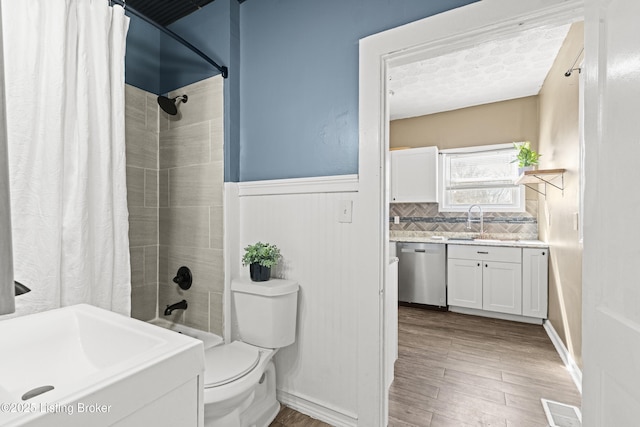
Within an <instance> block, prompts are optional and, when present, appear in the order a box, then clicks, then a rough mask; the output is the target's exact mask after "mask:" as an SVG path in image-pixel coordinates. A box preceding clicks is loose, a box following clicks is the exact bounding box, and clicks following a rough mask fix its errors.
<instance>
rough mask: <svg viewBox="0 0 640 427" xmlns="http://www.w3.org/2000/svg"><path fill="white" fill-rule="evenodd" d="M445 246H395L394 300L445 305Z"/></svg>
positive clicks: (418, 244) (404, 243) (412, 244)
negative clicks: (395, 281)
mask: <svg viewBox="0 0 640 427" xmlns="http://www.w3.org/2000/svg"><path fill="white" fill-rule="evenodd" d="M445 246H446V245H443V244H438V243H406V242H398V243H397V256H398V258H399V259H400V261H399V263H398V301H400V302H405V303H413V304H426V305H433V306H438V307H446V306H447V284H446V276H445V274H446V262H447V259H446V252H445V250H446V248H445Z"/></svg>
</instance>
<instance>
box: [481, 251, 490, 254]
mask: <svg viewBox="0 0 640 427" xmlns="http://www.w3.org/2000/svg"><path fill="white" fill-rule="evenodd" d="M478 253H479V254H484V255H489V252H483V251H478Z"/></svg>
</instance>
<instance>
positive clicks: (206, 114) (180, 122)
mask: <svg viewBox="0 0 640 427" xmlns="http://www.w3.org/2000/svg"><path fill="white" fill-rule="evenodd" d="M185 93H186V94H187V95H188V96H189V101H188V102H187V103H186V104H180V106H179V111H180V114H181V117H180V118H179V119H178V118H177V117H169V120H168V122H169V128H170V129H175V128H177V127H181V126H188V125H191V124H193V123H200V122H206V121H208V120H213V119H216V118H218V117H222V116H223V79H222V78H221V77H218V76H216V77H213V78H209V79H205V80H202V81H199V82H196V83H193V84H191V85H188V86H185V87H184V88H181V89H178V90H175V91H173V92H171V93H170V94H169V96H170V97H174V96H178V95H182V94H185Z"/></svg>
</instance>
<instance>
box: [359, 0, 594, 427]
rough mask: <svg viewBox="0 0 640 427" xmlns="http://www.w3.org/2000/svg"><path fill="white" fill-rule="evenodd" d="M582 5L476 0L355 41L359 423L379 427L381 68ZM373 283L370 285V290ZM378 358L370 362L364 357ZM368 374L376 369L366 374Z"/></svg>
mask: <svg viewBox="0 0 640 427" xmlns="http://www.w3.org/2000/svg"><path fill="white" fill-rule="evenodd" d="M583 3H584V2H583V0H527V1H526V2H514V1H513V0H483V1H479V2H477V3H473V4H470V5H468V6H464V7H461V8H458V9H453V10H451V11H448V12H444V13H441V14H438V15H435V16H432V17H429V18H425V19H422V20H420V21H416V22H413V23H410V24H407V25H403V26H401V27H397V28H394V29H391V30H388V31H385V32H382V33H378V34H374V35H372V36H369V37H366V38H364V39H361V40H360V58H359V159H358V160H359V198H360V209H361V212H362V221H361V223H360V226H361V227H362V229H361V232H360V233H359V235H360V236H362V238H363V241H362V242H360V244H359V247H361V248H362V252H361V253H360V255H361V259H360V260H359V261H360V262H361V263H363V265H377V266H379V268H377V269H375V268H374V269H371V272H370V273H369V274H368V275H366V277H363V280H362V284H360V285H359V286H360V287H361V289H359V290H360V295H362V301H361V306H360V313H359V327H358V331H359V334H358V335H359V343H358V348H359V356H358V359H359V362H360V363H359V366H360V368H359V372H358V378H360V379H361V381H360V384H359V387H358V408H359V410H358V415H359V421H358V424H359V425H386V424H385V423H386V417H387V414H386V413H385V409H384V408H385V403H387V399H388V394H387V393H386V390H385V383H386V381H385V378H384V371H385V365H386V363H385V362H386V361H385V360H384V359H385V356H384V355H385V350H386V347H387V346H388V345H390V343H386V342H385V340H386V337H385V335H384V325H385V324H386V322H389V321H390V319H387V318H386V313H385V310H384V304H383V301H384V293H385V292H386V286H387V283H386V279H385V278H386V274H387V267H388V253H389V223H388V212H389V178H390V173H389V163H390V159H389V155H388V153H389V110H388V99H387V93H388V88H387V85H386V82H387V79H388V70H389V68H390V67H392V66H399V65H403V64H407V63H411V62H415V61H419V60H424V59H427V58H431V57H436V56H440V55H443V54H446V53H449V52H452V51H456V50H461V49H465V48H467V47H469V46H472V45H474V44H477V43H481V42H485V41H489V40H496V39H499V38H502V37H506V36H509V35H510V34H513V33H516V32H521V31H522V30H525V29H528V28H535V27H540V26H544V25H556V24H561V23H567V22H571V21H573V20H578V19H583V17H584V4H583ZM373 283H377V287H373V286H372V284H373ZM372 353H373V354H378V357H377V358H372V357H371V355H372ZM371 369H377V372H375V371H373V372H375V374H372V370H371Z"/></svg>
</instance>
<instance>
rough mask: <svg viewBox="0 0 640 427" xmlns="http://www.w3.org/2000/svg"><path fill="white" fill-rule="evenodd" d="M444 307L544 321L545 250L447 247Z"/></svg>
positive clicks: (546, 252)
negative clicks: (446, 284)
mask: <svg viewBox="0 0 640 427" xmlns="http://www.w3.org/2000/svg"><path fill="white" fill-rule="evenodd" d="M447 250H448V255H447V275H448V276H447V277H448V279H447V283H448V289H447V291H448V293H447V304H448V305H450V306H454V307H463V308H470V309H476V310H484V311H491V312H496V313H506V314H513V315H518V316H527V317H535V318H540V319H544V318H546V317H547V257H548V252H549V251H548V249H529V248H513V247H498V246H472V245H448V248H447Z"/></svg>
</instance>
